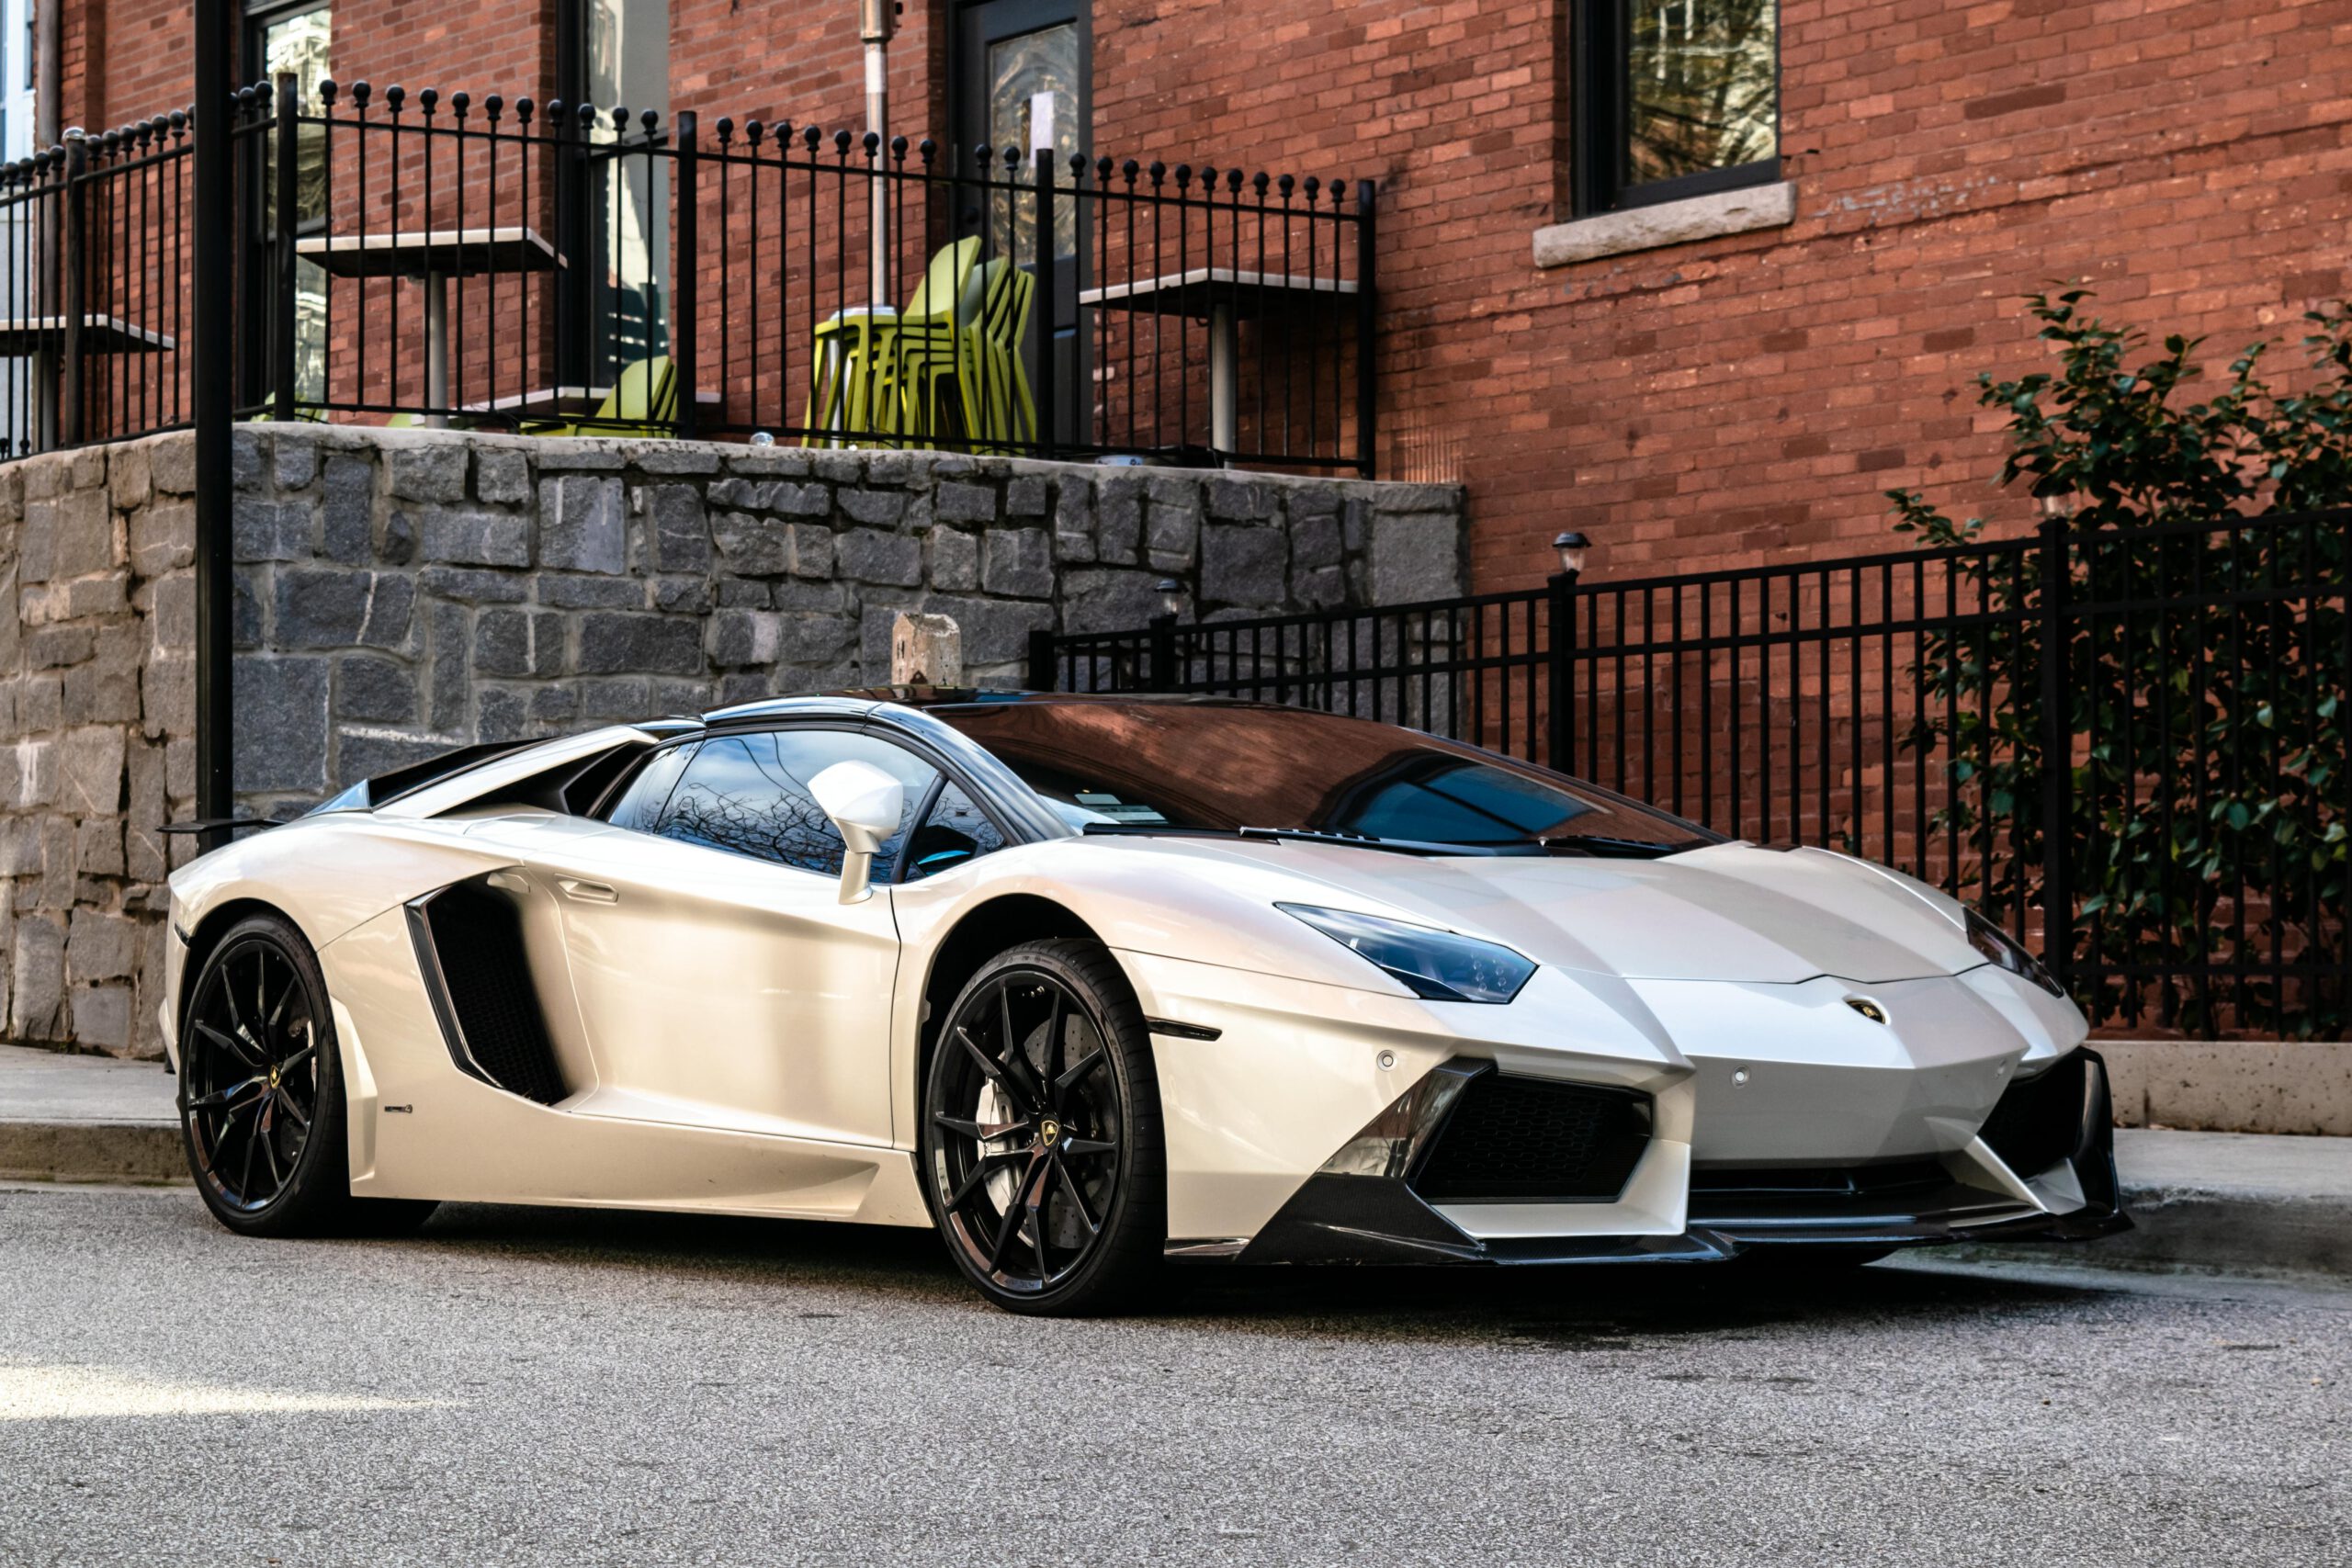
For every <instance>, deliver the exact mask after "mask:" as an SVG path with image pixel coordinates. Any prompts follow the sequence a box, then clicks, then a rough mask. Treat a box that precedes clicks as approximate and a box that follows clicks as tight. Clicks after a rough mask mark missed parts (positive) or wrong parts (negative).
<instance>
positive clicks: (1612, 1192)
mask: <svg viewBox="0 0 2352 1568" xmlns="http://www.w3.org/2000/svg"><path fill="white" fill-rule="evenodd" d="M1649 1138H1650V1101H1649V1096H1647V1095H1645V1094H1639V1093H1636V1092H1635V1091H1634V1090H1632V1089H1607V1088H1603V1087H1601V1086H1600V1085H1597V1084H1566V1083H1555V1082H1552V1081H1551V1080H1549V1079H1544V1078H1525V1077H1512V1076H1510V1075H1509V1074H1505V1073H1481V1074H1480V1075H1478V1077H1475V1078H1473V1079H1471V1080H1470V1083H1469V1084H1468V1086H1467V1087H1466V1088H1464V1089H1463V1091H1462V1096H1461V1098H1460V1100H1457V1101H1455V1103H1454V1107H1453V1114H1451V1115H1450V1116H1448V1117H1447V1118H1446V1120H1445V1124H1444V1125H1443V1126H1442V1128H1440V1129H1439V1131H1438V1134H1437V1141H1436V1144H1435V1145H1434V1146H1433V1147H1432V1148H1431V1149H1430V1152H1429V1154H1428V1155H1427V1156H1425V1157H1424V1159H1423V1162H1422V1165H1421V1168H1419V1170H1418V1171H1416V1172H1414V1173H1413V1175H1412V1176H1411V1177H1410V1178H1408V1184H1409V1185H1410V1186H1411V1187H1412V1189H1413V1190H1414V1191H1415V1192H1418V1193H1419V1194H1420V1196H1421V1197H1422V1199H1423V1200H1424V1201H1428V1202H1431V1203H1477V1202H1485V1203H1606V1202H1610V1201H1613V1200H1614V1199H1615V1198H1616V1197H1617V1196H1618V1194H1620V1193H1621V1192H1623V1190H1624V1189H1625V1182H1626V1180H1627V1179H1628V1178H1630V1177H1631V1176H1632V1175H1633V1173H1634V1166H1635V1165H1636V1164H1637V1163H1639V1161H1640V1160H1641V1157H1642V1151H1643V1150H1644V1149H1645V1148H1646V1147H1647V1146H1648V1145H1649Z"/></svg>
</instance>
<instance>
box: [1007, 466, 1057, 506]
mask: <svg viewBox="0 0 2352 1568" xmlns="http://www.w3.org/2000/svg"><path fill="white" fill-rule="evenodd" d="M1048 499H1049V497H1048V496H1047V494H1046V476H1045V475H1043V474H1016V475H1015V476H1013V478H1012V479H1009V480H1007V481H1006V483H1005V487H1004V514H1005V515H1006V516H1007V517H1043V516H1044V515H1045V514H1046V503H1047V501H1048Z"/></svg>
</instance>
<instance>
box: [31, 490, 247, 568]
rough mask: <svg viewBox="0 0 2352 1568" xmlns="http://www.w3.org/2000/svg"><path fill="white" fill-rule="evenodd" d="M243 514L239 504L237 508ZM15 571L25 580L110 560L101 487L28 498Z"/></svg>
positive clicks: (110, 520) (110, 525) (109, 519)
mask: <svg viewBox="0 0 2352 1568" xmlns="http://www.w3.org/2000/svg"><path fill="white" fill-rule="evenodd" d="M238 510H239V512H240V513H243V506H242V505H240V507H239V508H238ZM17 552H18V555H17V578H18V580H19V581H24V582H47V581H51V579H53V578H61V577H79V576H80V575H81V574H82V573H84V572H85V571H103V570H106V569H107V567H110V566H112V565H113V564H114V513H113V510H112V509H111V508H109V507H108V506H107V492H106V491H103V490H77V491H68V492H67V493H65V494H63V495H60V496H56V497H54V498H52V499H50V500H46V501H36V502H28V503H27V505H26V507H25V521H24V531H23V533H22V534H21V535H20V536H19V539H18V544H17Z"/></svg>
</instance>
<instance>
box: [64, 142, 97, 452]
mask: <svg viewBox="0 0 2352 1568" xmlns="http://www.w3.org/2000/svg"><path fill="white" fill-rule="evenodd" d="M89 172H90V139H89V137H88V136H87V135H86V134H85V132H84V131H83V130H82V129H81V127H79V126H76V127H74V129H73V130H69V131H67V132H66V133H65V191H64V198H65V243H64V246H63V249H62V252H61V254H60V265H61V267H62V270H63V275H64V276H63V282H64V285H65V287H64V288H63V290H62V292H63V293H64V296H65V300H64V304H65V321H64V323H63V326H64V332H63V334H62V342H61V344H59V347H60V349H61V351H62V353H61V355H60V358H61V360H62V363H61V364H60V366H59V367H58V387H59V390H58V394H57V400H58V406H59V412H60V414H61V415H62V418H61V420H60V422H59V423H60V427H61V429H62V432H63V435H64V445H65V446H80V445H81V443H82V441H83V439H84V437H85V435H87V434H88V429H87V427H86V426H85V423H83V422H84V416H85V412H86V411H85V408H84V400H85V399H84V387H83V380H84V378H83V371H84V370H85V362H84V357H83V354H84V351H83V346H82V326H83V322H82V318H83V316H84V315H85V314H86V313H87V312H88V310H89V298H88V292H89V255H88V246H89V243H90V225H89V209H88V208H86V207H85V206H84V205H83V198H82V192H83V186H85V184H86V183H87V180H88V176H89Z"/></svg>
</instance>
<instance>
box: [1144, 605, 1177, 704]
mask: <svg viewBox="0 0 2352 1568" xmlns="http://www.w3.org/2000/svg"><path fill="white" fill-rule="evenodd" d="M1144 681H1145V685H1144V690H1145V691H1147V692H1172V691H1174V690H1175V689H1176V617H1175V615H1172V614H1170V613H1165V612H1163V613H1162V614H1160V615H1154V616H1152V618H1151V652H1150V656H1149V660H1148V667H1147V668H1146V670H1145V671H1144Z"/></svg>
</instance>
